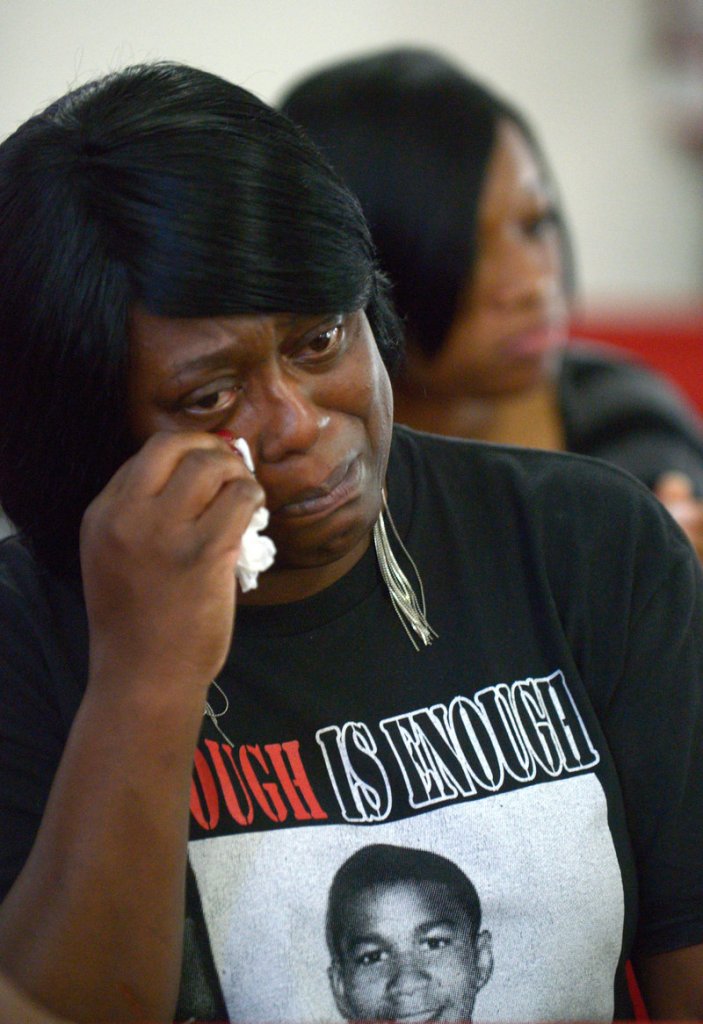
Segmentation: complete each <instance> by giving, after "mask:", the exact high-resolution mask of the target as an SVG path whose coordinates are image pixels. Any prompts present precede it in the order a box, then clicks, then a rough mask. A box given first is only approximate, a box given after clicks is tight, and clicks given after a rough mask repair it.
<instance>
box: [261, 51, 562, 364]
mask: <svg viewBox="0 0 703 1024" xmlns="http://www.w3.org/2000/svg"><path fill="white" fill-rule="evenodd" d="M281 109H282V110H284V111H285V112H286V113H287V114H288V116H289V117H291V118H293V120H294V121H296V122H297V123H298V124H300V125H301V126H302V127H303V128H304V129H305V130H306V131H307V133H308V134H309V135H310V137H311V138H312V139H313V141H314V142H316V143H317V145H318V146H319V147H320V148H321V149H322V151H323V152H324V153H325V154H326V156H327V157H328V158H329V159H330V161H331V162H332V164H333V165H334V167H335V169H336V170H337V171H338V172H339V173H340V174H341V175H342V177H343V178H344V179H345V181H346V182H347V184H348V185H349V186H350V188H351V189H352V190H353V191H354V192H355V193H356V195H357V196H358V198H359V199H360V201H361V205H362V206H363V208H364V213H365V214H366V219H367V221H368V223H369V226H370V228H371V233H372V235H373V238H374V241H375V243H376V246H377V248H378V252H379V257H380V260H381V265H382V267H383V269H384V270H385V271H386V272H387V274H388V276H389V278H390V280H391V284H392V287H393V298H394V301H395V305H396V308H397V310H398V312H399V314H400V315H401V317H403V318H404V319H405V320H406V323H407V333H408V339H409V340H410V339H412V341H413V343H414V344H416V345H418V346H419V347H420V348H421V349H422V350H423V351H424V352H425V354H426V355H428V356H432V355H434V354H435V353H436V352H438V351H439V350H440V348H441V347H442V345H443V343H444V341H445V339H446V337H447V334H448V331H449V328H450V326H451V324H452V321H453V320H454V316H455V313H456V309H457V304H458V300H459V296H460V293H461V291H462V289H463V288H464V287H465V285H466V283H467V281H468V280H470V277H471V273H472V270H473V267H474V263H475V259H476V231H477V211H478V204H479V199H480V195H481V189H482V186H483V183H484V179H485V176H486V171H487V166H488V161H489V159H490V156H491V153H492V151H493V146H494V143H495V138H496V132H497V128H498V126H499V124H500V122H501V121H502V120H504V119H507V120H509V121H512V122H513V123H514V124H515V125H516V126H517V127H518V128H519V129H520V131H521V132H522V134H523V135H524V136H525V138H526V140H527V142H528V144H529V145H530V148H531V149H532V150H533V152H534V155H535V158H536V159H537V161H538V163H539V164H540V167H541V168H542V170H543V172H544V174H545V177H546V179H547V180H548V181H550V182H551V183H552V185H553V180H552V176H551V173H550V171H549V168H548V166H547V163H546V160H545V158H544V154H543V152H542V149H541V147H540V145H539V144H538V142H537V139H536V137H535V135H534V132H533V131H532V129H531V128H530V126H529V125H528V124H527V122H526V121H525V119H524V117H523V116H522V115H521V114H520V113H519V111H517V110H516V109H515V108H514V107H513V106H512V105H511V104H509V103H508V102H507V101H505V100H503V99H502V98H501V97H499V96H497V95H496V94H495V93H494V92H492V91H491V90H490V89H488V88H487V87H486V86H485V85H482V84H480V83H479V82H477V81H475V80H474V79H472V78H470V77H469V76H468V75H467V74H466V73H465V72H463V71H462V70H460V69H459V68H458V67H457V66H455V65H454V64H452V63H451V62H450V61H448V60H446V59H445V58H444V57H442V56H441V55H439V54H437V53H434V52H432V51H430V50H426V49H420V48H400V49H392V50H385V51H381V52H378V53H374V54H372V55H370V56H366V57H360V58H356V59H352V60H348V61H344V62H342V63H338V64H334V65H332V66H330V67H327V68H323V69H322V70H321V71H318V72H316V73H314V74H312V75H310V76H308V77H305V78H304V79H302V80H300V81H299V82H298V83H296V84H294V85H293V86H292V87H291V89H290V90H289V91H288V92H287V93H286V95H285V96H284V97H283V99H282V101H281ZM557 217H558V219H557V223H558V226H559V229H560V235H561V243H562V256H563V261H564V268H565V269H564V279H565V286H566V287H567V288H569V289H570V288H571V287H572V279H573V267H572V262H573V256H572V251H571V245H570V241H569V238H568V235H567V232H566V228H565V225H564V221H563V216H562V213H561V210H560V208H559V206H557Z"/></svg>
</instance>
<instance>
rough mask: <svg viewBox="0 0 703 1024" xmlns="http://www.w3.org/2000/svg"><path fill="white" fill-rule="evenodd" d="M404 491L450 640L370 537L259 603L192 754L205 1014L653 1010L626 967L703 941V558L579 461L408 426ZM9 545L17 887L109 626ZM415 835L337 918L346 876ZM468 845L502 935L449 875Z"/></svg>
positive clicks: (7, 817)
mask: <svg viewBox="0 0 703 1024" xmlns="http://www.w3.org/2000/svg"><path fill="white" fill-rule="evenodd" d="M388 502H389V507H390V511H391V514H392V515H393V518H394V520H395V523H396V525H397V527H398V530H399V532H400V534H401V536H402V538H403V541H404V543H405V545H406V546H407V548H408V550H409V552H410V554H411V555H412V557H413V559H414V560H415V562H416V564H417V567H418V569H419V572H420V575H421V577H422V581H423V585H424V591H425V597H426V602H427V615H428V619H429V621H430V623H431V625H432V626H433V627H434V629H435V630H436V632H437V634H438V637H437V639H436V641H435V642H434V643H433V645H432V646H431V647H429V648H422V649H421V650H419V651H416V650H415V649H414V648H413V646H412V644H411V643H410V641H409V639H408V637H407V636H406V634H405V632H404V630H403V628H402V626H401V624H400V622H399V621H398V619H397V617H396V615H395V612H394V610H393V608H392V605H391V603H390V600H389V597H388V594H387V591H386V589H385V586H384V584H383V583H382V581H381V579H380V575H379V572H378V569H377V566H376V561H375V556H374V554H373V549H369V551H368V552H367V554H366V555H365V556H364V558H363V559H362V560H361V561H360V562H359V563H358V564H357V565H356V566H355V567H354V568H353V569H352V570H351V572H350V573H349V574H347V576H346V577H345V578H344V579H343V580H340V581H339V582H338V583H336V584H335V585H333V586H332V587H330V588H328V589H327V590H325V591H323V592H322V593H320V594H317V595H315V596H314V597H312V598H310V599H308V600H306V601H302V602H296V603H294V604H290V605H284V606H279V607H269V608H265V607H242V608H240V609H239V611H238V616H237V624H236V630H235V638H234V642H233V645H232V648H231V651H230V655H229V658H228V661H227V664H226V665H225V667H224V669H223V671H222V673H221V674H220V676H219V677H218V687H219V689H218V688H215V687H213V688H212V689H211V691H210V705H211V707H212V710H213V713H214V714H215V715H216V716H217V725H218V726H219V729H217V728H216V727H215V725H214V724H213V722H212V720H211V719H209V718H207V719H205V720H204V725H203V731H202V735H201V738H200V742H199V744H198V748H197V751H196V755H195V762H194V775H193V786H192V796H191V824H192V827H191V841H190V844H189V860H190V870H189V901H188V920H187V926H186V955H185V969H184V981H183V986H182V992H181V1000H180V1005H179V1018H180V1019H185V1018H187V1017H188V1016H189V1015H193V1016H195V1017H196V1018H197V1019H211V1020H217V1019H223V1017H226V1016H229V1017H230V1018H231V1019H233V1020H234V1019H236V1020H247V1021H252V1022H254V1021H290V1020H298V1021H301V1022H305V1021H322V1020H328V1021H329V1020H339V1019H342V1018H343V1017H344V1016H359V1017H361V1016H365V1017H367V1018H370V1017H373V1016H377V1017H379V1018H380V1017H382V1016H385V1017H389V1016H396V1017H403V1016H405V1017H424V1018H426V1019H429V1018H430V1017H433V1016H434V1017H436V1018H437V1019H442V1014H443V1013H444V1014H445V1017H444V1019H448V1018H447V1015H448V1014H450V1013H451V1011H452V1008H456V1007H457V1006H459V1007H460V1010H461V1014H462V1015H463V1016H467V1017H468V1016H470V1015H471V1013H472V1012H473V1013H474V1015H475V1016H476V1017H477V1018H479V1019H496V1020H498V1019H502V1020H529V1019H542V1020H546V1019H559V1020H564V1019H572V1020H573V1019H594V1020H595V1019H611V1018H612V1017H613V1016H615V1017H619V1018H624V1017H627V1016H628V1015H630V1013H631V1009H630V1006H629V1002H628V997H627V991H626V985H625V979H624V963H625V960H626V959H627V958H628V957H630V956H634V957H635V958H636V957H637V956H638V955H646V954H649V953H656V952H661V951H665V950H669V949H674V948H677V947H681V946H687V945H691V944H694V943H698V942H701V941H703V842H702V837H703V771H702V768H703V765H702V764H701V762H702V761H703V725H702V711H701V702H702V691H701V665H702V662H703V658H702V657H701V654H702V651H701V630H700V622H701V594H702V593H703V591H702V579H701V573H700V568H699V565H698V562H697V560H696V558H695V556H694V555H693V552H692V550H691V548H690V546H689V545H688V542H687V541H686V539H685V538H684V536H683V534H682V533H681V532H680V531H679V530H678V528H677V527H676V526H675V524H674V523H673V522H672V521H671V520H670V518H669V517H668V515H667V514H666V513H665V512H664V511H663V510H662V509H661V507H660V506H659V505H658V503H657V502H656V501H655V500H654V499H653V498H652V497H651V496H650V495H649V493H648V492H647V491H646V489H645V488H644V487H642V486H640V485H639V484H637V483H636V482H635V481H633V480H631V479H630V478H629V477H627V476H626V475H625V474H622V473H621V472H619V471H618V470H615V469H611V468H609V467H607V466H604V465H601V464H599V463H597V462H593V461H591V460H589V459H584V458H579V457H576V456H571V455H560V454H548V453H542V452H537V451H528V450H524V449H520V450H519V449H510V448H501V447H495V446H489V445H483V444H477V443H472V442H463V441H453V440H447V439H440V438H434V437H429V436H427V435H420V434H415V433H413V432H411V431H408V430H405V429H403V428H396V431H395V438H394V444H393V449H392V454H391V463H390V467H389V475H388ZM0 550H1V551H2V552H3V555H4V557H3V568H2V587H1V588H0V618H1V619H2V627H1V629H0V636H1V637H2V639H1V640H0V645H1V647H0V672H1V673H2V690H3V692H2V709H1V712H0V713H1V715H2V718H1V719H0V730H1V742H0V778H1V779H2V797H1V798H0V799H1V801H2V806H1V807H0V827H2V829H3V835H5V836H8V835H9V836H10V842H9V843H8V844H6V845H5V847H4V849H3V860H2V875H3V882H4V884H5V886H7V884H9V882H11V880H12V878H13V877H14V875H15V874H16V873H17V872H18V870H19V869H20V867H21V864H22V862H23V860H24V858H25V857H26V854H27V851H28V848H29V845H30V844H31V841H32V836H33V833H34V831H35V829H36V827H37V824H38V820H39V816H40V814H41V809H42V806H43V802H44V800H45V798H46V791H47V789H48V786H49V783H50V779H51V775H52V774H53V771H54V770H55V766H56V763H57V760H58V758H59V756H60V751H61V749H62V746H63V744H64V742H65V736H66V731H67V729H68V727H69V724H70V721H71V718H72V715H73V714H74V713H75V709H76V707H77V705H78V702H79V700H80V694H81V691H82V688H83V686H84V685H85V671H86V668H85V665H86V654H85V643H86V626H85V615H84V612H83V610H82V605H81V602H80V595H79V593H78V592H77V591H76V590H75V588H72V586H71V585H70V584H59V583H57V582H56V581H55V580H53V579H52V578H50V577H48V576H46V575H42V574H40V573H38V571H37V569H36V567H35V566H33V565H32V563H31V561H30V559H29V557H28V556H27V555H26V553H25V552H24V550H23V549H22V548H21V547H20V546H19V543H18V542H17V541H7V542H5V545H4V547H3V548H1V549H0ZM398 550H399V549H398ZM399 560H400V561H401V563H402V564H403V567H404V568H405V569H406V571H407V572H408V575H409V576H410V578H411V579H413V576H412V570H410V569H409V567H408V565H407V562H406V561H405V559H404V557H403V556H402V555H399ZM97 797H99V781H98V782H96V798H97ZM399 848H400V849H401V850H403V851H405V853H404V857H405V859H406V860H408V858H409V859H410V860H411V861H412V864H413V865H414V866H412V867H411V868H408V866H407V864H406V866H405V868H404V869H403V872H401V873H398V872H399V869H398V868H397V865H395V866H394V857H395V859H396V860H397V859H398V858H397V856H395V855H394V854H393V851H394V850H395V851H397V850H398V849H399ZM389 851H390V854H389V855H390V860H389V862H388V864H387V866H386V867H384V868H383V871H382V875H381V876H378V875H376V876H374V878H373V879H372V878H370V877H367V876H365V875H364V873H363V871H364V870H365V871H367V872H368V871H370V868H368V866H367V867H366V868H364V869H363V870H362V873H361V875H360V876H358V877H356V881H355V882H354V884H353V885H352V887H351V890H349V891H348V892H347V894H346V896H345V897H344V900H343V901H342V906H343V913H340V910H339V906H337V908H336V910H330V911H329V918H330V919H329V921H327V920H326V917H327V916H328V908H327V902H328V894H329V892H330V887H331V885H332V882H333V879H334V878H335V876H336V873H337V871H338V870H339V869H340V868H341V867H342V865H344V864H347V867H346V868H345V869H344V870H345V871H346V872H350V871H351V867H350V865H353V864H356V863H357V862H359V861H360V860H361V861H363V860H364V858H365V857H366V856H367V855H369V856H371V855H372V856H373V857H375V858H376V861H378V860H379V858H380V859H381V861H383V858H384V857H385V856H386V853H388V852H389ZM413 851H417V852H415V853H414V852H413ZM401 859H402V858H401ZM446 861H449V862H451V865H452V870H453V872H454V874H455V875H457V876H458V877H460V878H465V879H468V880H469V882H468V883H467V885H469V887H470V886H471V885H472V886H473V887H474V890H475V893H476V894H477V900H478V904H479V905H480V912H481V919H480V924H479V923H477V922H476V921H474V923H473V925H472V926H471V928H468V927H463V925H466V921H467V913H466V912H465V910H464V911H463V912H462V911H461V906H465V902H466V901H465V900H464V902H463V903H462V900H461V898H460V897H459V896H457V893H458V892H459V888H457V887H456V886H455V884H454V882H451V883H450V882H449V881H447V882H444V881H443V882H441V883H440V882H437V878H436V877H435V879H434V883H433V882H432V880H431V877H430V875H431V872H433V871H435V870H440V869H439V868H437V867H436V864H437V863H441V864H445V862H446ZM384 863H385V862H384ZM433 865H435V866H434V867H433ZM375 870H376V871H378V870H379V868H378V864H377V865H376V869H375ZM442 871H444V868H442ZM383 872H385V873H383ZM425 872H428V873H429V874H427V877H425ZM342 874H344V872H342ZM340 877H341V876H340ZM442 878H444V875H442ZM372 882H373V884H371V883H372ZM335 884H337V883H335ZM355 894H356V895H355ZM438 894H439V897H441V898H438ZM431 896H432V898H430V897H431ZM357 897H358V898H357ZM399 908H403V909H402V912H401V911H400V910H399ZM462 913H463V916H462ZM462 922H463V925H462ZM326 932H329V934H330V936H332V935H337V936H338V940H335V942H337V941H338V945H335V942H333V941H332V939H330V942H331V945H329V946H328V942H327V937H326ZM489 958H490V965H488V964H489ZM451 992H453V993H454V994H455V995H456V993H457V992H459V993H461V998H462V999H463V1000H464V1001H463V1002H461V1001H459V1002H457V1001H456V1000H454V1001H452V997H450V995H449V993H451ZM457 998H458V997H457ZM474 1001H475V1009H474ZM454 1016H456V1013H455V1014H454Z"/></svg>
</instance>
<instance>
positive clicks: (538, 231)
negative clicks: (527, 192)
mask: <svg viewBox="0 0 703 1024" xmlns="http://www.w3.org/2000/svg"><path fill="white" fill-rule="evenodd" d="M558 223H559V214H558V212H557V211H556V210H555V209H554V208H553V207H550V208H549V209H547V210H544V211H543V212H542V213H538V214H536V215H535V216H532V217H528V218H526V220H525V222H524V231H525V234H526V235H527V236H528V237H530V238H536V237H539V236H540V235H542V234H544V232H545V231H547V230H548V229H549V228H553V227H555V226H556V225H557V224H558Z"/></svg>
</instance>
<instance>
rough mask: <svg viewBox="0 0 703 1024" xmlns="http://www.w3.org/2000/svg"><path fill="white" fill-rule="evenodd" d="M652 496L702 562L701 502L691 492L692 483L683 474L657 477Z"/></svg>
mask: <svg viewBox="0 0 703 1024" xmlns="http://www.w3.org/2000/svg"><path fill="white" fill-rule="evenodd" d="M654 494H655V495H656V497H657V498H658V499H659V501H661V503H662V505H664V507H665V508H666V510H667V512H668V513H669V515H670V516H671V517H672V518H673V519H675V520H676V522H677V523H678V525H679V526H680V527H681V529H682V530H683V532H684V533H685V534H686V536H687V537H688V539H689V541H690V542H691V544H692V545H693V548H694V549H695V552H696V554H697V555H698V559H699V561H701V562H703V501H701V500H700V498H697V497H696V496H695V494H694V491H693V483H692V481H691V479H690V477H688V476H686V474H685V473H678V472H671V473H665V474H663V476H661V477H659V479H658V480H657V482H656V484H655V486H654Z"/></svg>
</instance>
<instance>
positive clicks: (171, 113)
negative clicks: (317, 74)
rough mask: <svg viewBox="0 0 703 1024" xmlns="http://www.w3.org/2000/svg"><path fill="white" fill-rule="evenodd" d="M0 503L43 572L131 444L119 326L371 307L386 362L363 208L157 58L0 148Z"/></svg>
mask: <svg viewBox="0 0 703 1024" xmlns="http://www.w3.org/2000/svg"><path fill="white" fill-rule="evenodd" d="M0 281H2V295H1V297H0V501H1V502H2V505H3V507H4V509H5V511H6V512H7V514H8V516H9V517H10V518H11V519H12V521H13V522H14V524H15V526H16V527H18V528H19V530H20V531H21V532H22V533H23V534H24V535H25V536H26V537H27V539H28V540H29V541H30V542H31V543H32V544H33V546H34V547H35V549H36V550H37V553H38V554H39V555H40V557H42V558H44V559H45V560H46V561H48V562H50V563H52V564H56V565H61V564H64V562H65V559H66V557H71V558H72V559H75V555H76V554H77V540H78V529H79V525H80V520H81V518H82V515H83V512H84V511H85V508H86V506H87V505H88V504H89V502H90V501H91V500H92V499H93V497H94V496H95V495H96V494H97V493H98V492H99V491H100V490H101V489H102V487H104V485H105V484H106V483H107V481H108V480H109V478H110V477H111V476H112V474H113V473H114V472H115V470H116V469H117V467H118V466H119V465H120V464H121V462H122V461H123V460H124V459H125V458H126V457H127V456H128V455H129V454H131V453H132V451H133V449H134V444H133V441H132V439H131V438H130V436H129V432H128V429H127V422H126V407H127V406H126V403H127V377H128V371H129V315H130V311H131V310H132V309H133V308H134V306H135V305H136V304H140V305H142V306H143V307H145V308H146V309H147V310H148V311H149V312H151V313H153V314H156V315H163V316H178V317H190V316H192V317H208V316H226V315H235V314H251V313H254V314H256V313H262V314H264V313H274V312H293V313H303V314H305V313H309V314H314V313H326V312H340V313H343V312H351V311H354V310H357V309H362V308H363V309H365V310H366V312H367V315H368V317H369V321H370V324H371V327H372V330H373V331H374V334H375V337H376V341H377V344H378V347H379V350H380V352H381V355H382V357H383V358H384V361H385V362H386V365H387V366H389V367H391V366H392V365H393V363H394V361H395V359H396V356H397V354H398V352H399V345H400V340H399V330H398V321H397V319H396V317H395V314H394V312H393V310H392V307H391V305H390V303H389V301H388V298H387V294H386V291H387V289H386V282H385V279H384V278H383V275H382V274H381V273H380V272H379V269H378V266H377V262H376V258H375V253H374V249H373V245H372V242H371V237H370V234H369V231H368V228H367V226H366V223H365V221H364V217H363V214H362V212H361V209H360V206H359V204H358V202H357V200H356V199H355V198H354V197H353V196H352V195H351V193H350V192H349V190H348V189H347V188H346V187H345V186H344V185H343V184H342V182H341V179H340V178H339V177H338V175H337V174H336V173H335V172H334V171H332V169H331V168H330V167H329V165H328V164H327V163H326V161H325V160H324V159H323V158H322V157H321V155H320V154H319V152H318V151H317V150H316V149H315V147H314V146H313V145H312V144H311V143H310V142H309V141H308V140H307V138H306V137H305V135H304V134H303V133H302V132H301V131H300V130H299V129H298V128H296V127H295V125H293V123H292V122H291V121H290V120H289V119H288V118H287V117H285V116H284V115H283V114H281V113H279V112H277V111H274V110H272V109H271V108H270V107H269V106H267V105H266V104H265V103H263V102H262V101H261V100H259V99H258V98H257V97H255V96H254V95H252V94H251V93H249V92H247V91H246V90H244V89H241V88H239V87H238V86H235V85H232V84H231V83H229V82H227V81H225V80H224V79H222V78H219V77H217V76H215V75H213V74H210V73H208V72H205V71H201V70H198V69H195V68H190V67H187V66H184V65H180V64H174V63H154V64H147V65H138V66H133V67H129V68H126V69H124V70H122V71H118V72H115V73H113V74H109V75H107V76H105V77H103V78H101V79H98V80H96V81H93V82H90V83H88V84H86V85H83V86H81V87H79V88H78V89H76V90H74V91H72V92H70V93H68V94H67V95H65V96H63V97H62V98H61V99H59V100H58V101H57V102H55V103H53V104H52V105H51V106H49V107H48V108H47V109H46V110H44V111H43V112H42V113H39V114H37V115H36V116H34V117H32V118H31V119H30V120H29V121H27V122H26V123H25V124H23V125H22V126H21V127H20V128H18V130H17V131H16V132H15V133H14V134H13V135H11V136H10V137H9V138H8V139H7V140H6V141H5V142H3V143H2V145H0Z"/></svg>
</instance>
